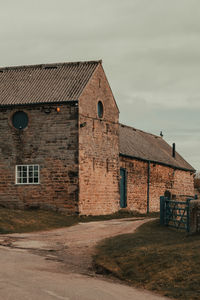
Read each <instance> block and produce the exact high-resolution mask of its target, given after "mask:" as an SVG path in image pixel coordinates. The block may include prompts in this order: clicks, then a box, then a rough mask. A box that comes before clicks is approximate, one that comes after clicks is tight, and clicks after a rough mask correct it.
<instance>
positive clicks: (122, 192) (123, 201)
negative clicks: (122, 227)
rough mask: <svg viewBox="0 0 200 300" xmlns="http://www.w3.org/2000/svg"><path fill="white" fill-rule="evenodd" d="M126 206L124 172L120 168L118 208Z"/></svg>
mask: <svg viewBox="0 0 200 300" xmlns="http://www.w3.org/2000/svg"><path fill="white" fill-rule="evenodd" d="M126 206H127V203H126V170H125V169H123V168H120V207H121V208H124V207H126Z"/></svg>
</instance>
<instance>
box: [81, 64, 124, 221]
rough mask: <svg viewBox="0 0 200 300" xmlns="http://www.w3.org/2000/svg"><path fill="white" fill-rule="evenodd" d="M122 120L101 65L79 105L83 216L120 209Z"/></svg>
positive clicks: (108, 212)
mask: <svg viewBox="0 0 200 300" xmlns="http://www.w3.org/2000/svg"><path fill="white" fill-rule="evenodd" d="M99 100H101V101H102V103H103V106H104V115H103V118H102V119H99V118H98V115H97V103H98V101H99ZM118 116H119V112H118V109H117V107H116V103H115V101H114V99H113V95H112V92H111V90H110V87H109V85H108V82H107V79H106V77H105V74H104V71H103V69H102V67H101V65H100V66H99V67H98V69H97V70H96V71H95V74H94V75H93V77H92V78H91V79H90V82H89V84H88V86H87V87H86V89H85V90H84V92H83V94H82V95H81V97H80V101H79V163H80V164H79V184H80V186H79V191H80V193H79V210H80V214H85V215H100V214H110V213H113V212H115V211H117V210H118V209H119V145H118V143H119V138H118V136H119V125H118ZM81 124H84V126H83V127H82V125H81Z"/></svg>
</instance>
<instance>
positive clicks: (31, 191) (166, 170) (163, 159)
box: [0, 61, 195, 215]
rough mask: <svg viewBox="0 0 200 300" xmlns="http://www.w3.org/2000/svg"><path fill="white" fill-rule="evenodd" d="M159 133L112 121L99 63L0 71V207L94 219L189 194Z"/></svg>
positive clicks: (152, 207)
mask: <svg viewBox="0 0 200 300" xmlns="http://www.w3.org/2000/svg"><path fill="white" fill-rule="evenodd" d="M194 172H195V170H194V169H193V167H192V166H191V165H190V164H188V163H187V162H186V161H185V160H184V159H183V158H182V157H181V156H180V155H179V154H178V153H177V152H176V151H175V145H174V146H173V148H172V147H171V146H169V145H168V144H167V143H166V142H165V141H164V139H163V138H162V137H161V136H156V135H153V134H150V133H146V132H143V131H141V130H138V129H135V128H132V127H129V126H126V125H123V124H120V123H119V109H118V107H117V104H116V101H115V98H114V96H113V93H112V90H111V88H110V85H109V83H108V80H107V78H106V75H105V73H104V70H103V67H102V62H101V61H86V62H76V63H59V64H46V65H33V66H18V67H7V68H1V69H0V206H4V207H11V208H22V209H27V208H34V207H35V208H37V207H39V208H43V209H52V210H56V211H63V212H66V213H68V214H82V215H101V214H111V213H114V212H116V211H118V210H119V209H121V208H123V209H129V210H134V211H140V212H146V211H150V212H151V211H158V210H159V197H160V196H161V195H163V194H167V195H170V196H171V197H184V196H194V183H193V177H194Z"/></svg>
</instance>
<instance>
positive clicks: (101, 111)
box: [97, 101, 103, 118]
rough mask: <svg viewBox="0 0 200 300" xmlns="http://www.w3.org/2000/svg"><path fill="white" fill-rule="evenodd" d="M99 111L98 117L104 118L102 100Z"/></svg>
mask: <svg viewBox="0 0 200 300" xmlns="http://www.w3.org/2000/svg"><path fill="white" fill-rule="evenodd" d="M97 111H98V117H99V118H102V117H103V104H102V102H101V101H99V102H98V107H97Z"/></svg>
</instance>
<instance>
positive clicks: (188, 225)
mask: <svg viewBox="0 0 200 300" xmlns="http://www.w3.org/2000/svg"><path fill="white" fill-rule="evenodd" d="M190 200H191V199H187V200H186V202H187V232H190Z"/></svg>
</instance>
